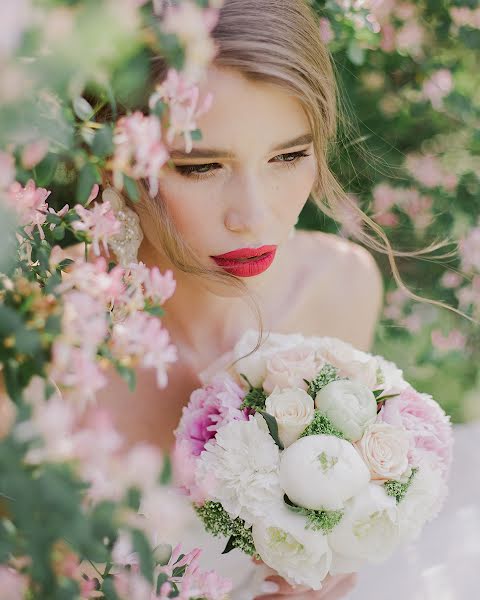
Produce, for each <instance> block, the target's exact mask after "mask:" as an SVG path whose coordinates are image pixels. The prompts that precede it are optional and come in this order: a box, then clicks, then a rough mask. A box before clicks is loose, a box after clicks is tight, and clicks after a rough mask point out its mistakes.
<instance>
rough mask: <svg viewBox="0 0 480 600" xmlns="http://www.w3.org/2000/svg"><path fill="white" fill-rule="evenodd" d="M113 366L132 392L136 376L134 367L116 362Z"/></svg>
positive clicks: (135, 383)
mask: <svg viewBox="0 0 480 600" xmlns="http://www.w3.org/2000/svg"><path fill="white" fill-rule="evenodd" d="M115 368H116V369H117V373H118V374H119V375H120V376H121V377H122V378H123V379H124V380H125V381H126V382H127V383H128V389H129V390H130V391H131V392H134V391H135V387H136V385H137V376H136V373H135V371H134V369H131V368H130V367H126V366H125V365H121V364H120V363H116V364H115Z"/></svg>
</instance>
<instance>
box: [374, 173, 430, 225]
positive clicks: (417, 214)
mask: <svg viewBox="0 0 480 600" xmlns="http://www.w3.org/2000/svg"><path fill="white" fill-rule="evenodd" d="M372 195H373V211H374V219H375V221H377V223H379V224H380V225H383V226H387V227H395V226H396V225H398V216H397V215H396V214H395V213H394V212H392V209H393V208H394V207H396V208H398V209H400V210H402V211H403V212H404V213H405V214H406V215H408V217H409V218H410V219H411V221H412V224H413V226H414V227H415V229H416V230H417V231H419V232H421V231H423V229H425V228H426V227H428V225H430V223H431V222H432V219H433V214H432V210H431V209H432V204H433V201H432V198H431V197H430V196H426V195H425V194H421V193H420V192H419V191H418V190H417V189H416V188H394V187H392V186H391V185H389V184H388V183H380V184H378V185H376V186H375V187H374V188H373V190H372Z"/></svg>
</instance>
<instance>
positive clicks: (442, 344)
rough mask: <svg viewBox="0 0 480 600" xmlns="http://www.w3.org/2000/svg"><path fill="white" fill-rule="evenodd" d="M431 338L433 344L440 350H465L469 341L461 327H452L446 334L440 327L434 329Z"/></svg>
mask: <svg viewBox="0 0 480 600" xmlns="http://www.w3.org/2000/svg"><path fill="white" fill-rule="evenodd" d="M431 339H432V344H433V346H434V347H435V348H436V349H437V350H439V351H440V352H449V351H451V350H463V349H464V348H465V343H466V341H467V338H466V336H465V335H464V334H463V333H462V332H461V331H460V330H459V329H452V330H451V331H449V332H448V335H446V336H445V335H443V333H442V332H441V331H440V330H439V329H434V330H433V331H432V334H431Z"/></svg>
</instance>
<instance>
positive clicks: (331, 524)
mask: <svg viewBox="0 0 480 600" xmlns="http://www.w3.org/2000/svg"><path fill="white" fill-rule="evenodd" d="M283 500H284V502H285V505H286V506H287V507H288V509H289V510H291V511H292V512H295V513H297V514H298V515H302V516H303V517H305V518H306V521H307V524H306V525H305V529H312V530H313V531H321V532H322V533H323V534H324V535H328V534H329V533H331V532H332V531H333V529H334V528H335V527H336V526H337V525H338V524H339V523H340V521H341V520H342V517H343V511H342V510H313V509H310V508H303V507H301V506H296V505H295V504H293V503H292V502H291V500H290V499H289V498H288V497H287V496H284V497H283Z"/></svg>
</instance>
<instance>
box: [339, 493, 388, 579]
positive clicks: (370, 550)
mask: <svg viewBox="0 0 480 600" xmlns="http://www.w3.org/2000/svg"><path fill="white" fill-rule="evenodd" d="M328 541H329V543H330V546H331V548H332V550H333V551H334V553H336V554H339V555H340V558H341V559H353V560H354V561H355V560H368V561H372V562H381V561H382V560H384V559H386V558H387V557H388V556H389V555H390V554H391V553H392V552H393V550H394V549H395V547H396V546H397V544H398V543H399V541H400V528H399V523H398V511H397V505H396V501H395V499H394V498H392V497H391V496H388V495H387V493H386V492H385V490H384V488H383V486H382V485H378V484H376V483H369V484H368V485H367V486H366V487H365V488H364V489H363V490H362V491H361V492H360V493H359V494H357V495H356V496H355V497H354V498H352V499H351V500H349V501H348V502H347V504H346V506H345V512H344V515H343V517H342V520H341V521H340V523H339V524H338V525H337V526H336V527H335V528H334V529H333V531H332V532H331V533H330V534H329V536H328ZM347 562H348V561H347ZM340 564H341V561H339V564H338V565H336V564H334V570H335V572H337V573H338V572H340V571H341V567H340V566H339V565H340Z"/></svg>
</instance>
